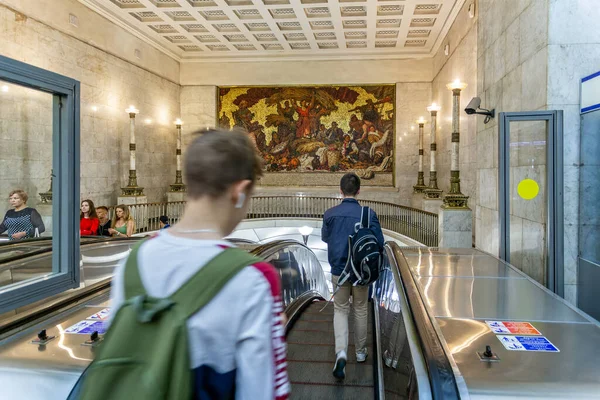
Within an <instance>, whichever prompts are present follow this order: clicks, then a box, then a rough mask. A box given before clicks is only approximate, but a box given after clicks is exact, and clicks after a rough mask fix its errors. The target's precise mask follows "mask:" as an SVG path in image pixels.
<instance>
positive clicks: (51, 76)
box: [0, 56, 79, 313]
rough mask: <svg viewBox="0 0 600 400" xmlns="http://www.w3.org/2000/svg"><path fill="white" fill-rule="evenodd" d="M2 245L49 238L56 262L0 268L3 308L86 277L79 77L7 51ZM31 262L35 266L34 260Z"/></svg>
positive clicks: (0, 76)
mask: <svg viewBox="0 0 600 400" xmlns="http://www.w3.org/2000/svg"><path fill="white" fill-rule="evenodd" d="M0 141H1V147H0V167H1V168H2V170H3V171H4V173H3V174H1V175H0V199H2V200H3V201H0V214H1V216H2V225H0V235H4V236H3V238H2V239H3V240H2V242H1V244H0V248H2V247H4V246H6V251H1V252H0V253H3V257H2V258H4V261H5V262H6V261H7V260H9V259H15V258H16V257H18V256H19V254H18V253H19V252H25V253H26V252H28V251H32V250H33V249H31V248H29V249H28V248H27V246H25V247H23V246H20V248H17V247H14V246H13V245H14V244H15V243H18V242H22V243H27V244H29V243H31V244H32V246H33V245H34V243H35V242H36V241H37V239H36V238H38V237H41V238H44V237H45V236H47V237H51V238H50V239H43V240H44V246H46V245H50V244H51V248H52V256H51V261H50V260H49V261H50V262H45V263H42V264H39V265H35V266H34V268H24V269H21V268H16V269H15V268H0V313H3V312H6V311H10V310H14V309H16V308H18V307H21V306H23V305H26V304H30V303H32V302H34V301H37V300H41V299H43V298H45V297H47V296H50V295H52V294H56V293H59V292H61V291H64V290H67V289H69V288H72V287H76V286H77V285H78V283H79V268H78V267H79V262H78V261H79V254H78V252H79V235H78V229H77V220H78V210H79V207H78V204H79V83H78V82H77V81H75V80H73V79H70V78H67V77H64V76H61V75H58V74H55V73H52V72H50V71H46V70H42V69H39V68H36V67H33V66H31V65H28V64H24V63H21V62H18V61H15V60H11V59H8V58H5V57H2V56H0ZM30 265H31V264H30Z"/></svg>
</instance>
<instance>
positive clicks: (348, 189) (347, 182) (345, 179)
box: [340, 172, 360, 197]
mask: <svg viewBox="0 0 600 400" xmlns="http://www.w3.org/2000/svg"><path fill="white" fill-rule="evenodd" d="M340 189H342V193H344V196H353V197H354V196H356V194H357V193H358V191H359V190H360V178H359V177H358V175H356V174H355V173H353V172H349V173H347V174H346V175H344V176H342V180H341V181H340Z"/></svg>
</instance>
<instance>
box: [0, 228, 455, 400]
mask: <svg viewBox="0 0 600 400" xmlns="http://www.w3.org/2000/svg"><path fill="white" fill-rule="evenodd" d="M135 242H136V240H135V239H133V238H132V239H130V240H125V241H115V242H111V243H100V242H98V243H90V244H85V245H82V267H81V268H82V270H81V272H82V277H85V276H93V278H91V280H90V281H89V282H88V284H84V285H83V287H82V288H79V289H74V290H72V291H70V293H68V294H62V295H61V296H62V297H61V296H58V297H56V298H51V299H48V300H47V302H46V303H45V304H41V305H38V306H36V307H32V308H31V309H28V310H25V311H23V312H21V313H19V314H16V315H15V316H13V317H12V319H10V320H8V322H6V321H1V320H0V382H3V385H2V387H3V395H2V398H3V399H7V400H12V399H24V398H27V399H31V400H36V399H44V400H52V399H65V398H66V397H67V396H68V394H69V393H70V392H71V390H72V388H73V387H74V385H75V383H76V382H77V380H78V378H79V376H80V375H81V373H82V372H83V371H84V370H85V368H86V367H87V366H88V365H89V363H90V362H91V360H92V359H93V357H94V347H93V346H84V345H82V344H83V342H84V341H86V340H88V339H89V337H88V336H86V335H76V334H69V333H66V332H65V331H66V330H67V329H68V328H69V327H71V326H73V325H74V324H77V323H78V322H81V321H84V320H86V319H88V318H90V316H91V315H94V314H96V313H98V312H102V310H104V309H105V308H107V307H110V304H109V289H110V280H111V275H112V269H114V267H115V266H116V265H117V264H118V262H120V260H122V259H123V258H124V257H126V256H127V254H128V253H129V248H130V247H131V246H132V245H133V244H134V243H135ZM238 245H239V246H240V247H242V248H244V249H246V250H248V251H250V252H251V253H253V254H255V255H257V256H259V257H261V258H262V259H264V260H265V261H267V262H269V263H271V264H272V265H273V266H274V267H275V268H276V269H277V271H278V273H279V276H280V278H281V284H282V299H283V302H284V307H285V313H286V315H287V319H288V322H287V325H286V334H287V343H288V354H287V362H288V374H289V380H290V382H291V390H292V394H291V398H292V399H310V400H319V399H327V400H331V399H385V398H387V399H393V400H395V399H412V398H424V399H427V398H449V399H452V398H456V397H452V396H446V397H444V396H442V397H439V396H435V395H432V394H434V393H435V390H431V386H432V381H431V379H432V378H431V377H432V374H431V371H430V370H432V369H435V368H436V366H435V365H430V364H429V361H428V360H427V359H426V357H427V356H430V354H429V353H427V351H425V350H424V349H423V344H424V343H423V341H422V340H421V338H420V332H417V329H416V328H415V325H414V323H413V319H412V318H413V315H412V309H413V308H414V307H409V306H408V302H407V298H408V297H407V296H406V295H405V292H404V289H403V284H402V283H401V282H400V280H399V279H400V274H399V272H398V270H397V265H396V262H395V258H394V257H393V256H391V255H393V252H392V250H391V248H390V247H389V246H386V257H385V260H386V263H385V268H384V270H383V271H382V273H381V276H380V279H379V281H378V282H377V283H376V284H375V285H374V287H373V297H372V301H370V302H369V307H368V310H369V314H368V319H369V322H368V352H369V353H368V354H369V355H368V358H367V360H366V362H365V363H360V364H359V363H357V362H356V358H355V356H354V354H355V351H354V338H353V315H352V313H350V316H349V338H348V339H349V348H348V363H347V365H346V379H345V380H344V382H341V383H340V382H337V381H336V380H335V379H334V377H333V376H332V368H333V363H334V360H335V348H334V334H333V304H332V303H331V304H327V303H326V301H327V300H328V299H329V297H330V296H331V294H330V291H329V289H328V286H327V282H326V279H325V275H324V272H323V269H322V267H321V265H320V263H319V261H318V259H317V257H316V256H315V254H314V253H313V252H312V251H311V250H310V249H308V248H307V247H306V246H304V245H302V244H300V243H298V242H295V241H279V242H271V243H268V244H265V245H257V244H252V243H247V242H242V243H239V244H238ZM46 256H48V255H46ZM36 257H39V255H34V256H32V257H27V258H25V259H22V260H20V262H21V263H22V264H23V265H26V264H27V259H32V260H33V259H36ZM103 262H104V263H103ZM99 271H101V273H98V272H99ZM103 274H104V276H103V277H101V275H103ZM326 304H327V307H325V308H324V306H325V305H326ZM323 308H324V309H323ZM415 310H416V308H415ZM42 330H45V331H46V334H47V335H49V336H56V339H55V340H52V341H50V342H48V343H47V344H44V345H43V346H42V345H38V344H33V343H32V339H35V337H36V334H37V333H38V332H40V331H42ZM438 356H439V354H438ZM438 361H439V360H435V359H434V360H433V362H434V363H435V362H438Z"/></svg>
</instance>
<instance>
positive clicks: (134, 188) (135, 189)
mask: <svg viewBox="0 0 600 400" xmlns="http://www.w3.org/2000/svg"><path fill="white" fill-rule="evenodd" d="M125 111H126V112H127V113H128V114H129V183H128V184H127V186H126V187H124V188H121V197H129V196H143V197H145V196H144V188H142V187H139V186H138V185H137V175H136V170H135V115H136V114H137V113H139V110H137V109H136V108H135V107H134V106H129V108H128V109H127V110H125ZM134 204H139V202H138V203H134Z"/></svg>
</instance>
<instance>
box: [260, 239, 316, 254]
mask: <svg viewBox="0 0 600 400" xmlns="http://www.w3.org/2000/svg"><path fill="white" fill-rule="evenodd" d="M289 246H299V247H304V248H305V249H307V250H308V251H310V252H312V250H311V249H310V248H309V247H308V246H306V245H304V244H303V243H300V242H297V241H295V240H291V239H284V240H274V241H272V242H269V243H265V244H263V245H259V246H258V247H257V248H255V249H254V250H252V254H254V255H256V256H260V257H262V258H267V257H269V256H271V255H273V254H275V253H277V252H278V251H280V250H283V249H284V248H286V247H289Z"/></svg>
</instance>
